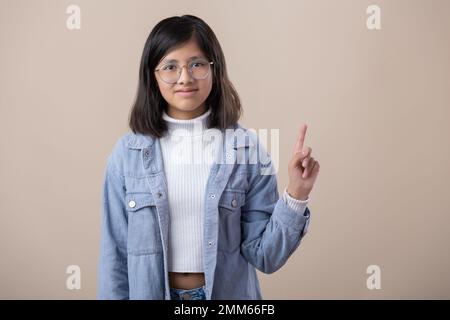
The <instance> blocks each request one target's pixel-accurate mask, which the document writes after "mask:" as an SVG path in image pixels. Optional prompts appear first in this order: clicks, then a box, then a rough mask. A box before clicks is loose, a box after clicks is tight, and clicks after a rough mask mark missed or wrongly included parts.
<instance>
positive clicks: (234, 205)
mask: <svg viewBox="0 0 450 320" xmlns="http://www.w3.org/2000/svg"><path fill="white" fill-rule="evenodd" d="M231 205H232V206H233V207H236V206H237V200H236V199H233V200H232V201H231Z"/></svg>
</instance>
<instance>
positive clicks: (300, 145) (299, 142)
mask: <svg viewBox="0 0 450 320" xmlns="http://www.w3.org/2000/svg"><path fill="white" fill-rule="evenodd" d="M306 129H307V125H306V123H305V124H303V125H301V126H300V131H299V133H298V137H297V142H296V143H295V147H294V153H297V152H301V151H302V149H303V143H304V141H305V136H306Z"/></svg>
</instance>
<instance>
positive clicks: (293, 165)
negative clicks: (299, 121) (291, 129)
mask: <svg viewBox="0 0 450 320" xmlns="http://www.w3.org/2000/svg"><path fill="white" fill-rule="evenodd" d="M306 128H307V126H306V124H304V125H302V126H301V127H300V132H299V135H298V138H297V142H296V144H295V146H294V149H293V152H292V159H291V161H290V162H289V165H288V173H289V184H288V187H287V192H288V193H289V195H290V196H291V197H293V198H295V199H298V200H306V199H308V196H309V193H310V192H311V190H312V188H313V186H314V182H315V181H316V178H317V175H318V174H319V168H320V165H319V162H318V161H317V160H315V159H314V158H313V157H311V152H312V149H311V148H310V147H303V142H304V141H305V135H306Z"/></svg>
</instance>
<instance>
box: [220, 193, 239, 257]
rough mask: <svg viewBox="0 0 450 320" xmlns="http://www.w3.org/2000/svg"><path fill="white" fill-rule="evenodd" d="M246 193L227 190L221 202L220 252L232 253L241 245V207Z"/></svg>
mask: <svg viewBox="0 0 450 320" xmlns="http://www.w3.org/2000/svg"><path fill="white" fill-rule="evenodd" d="M244 203H245V193H244V192H242V191H240V190H231V189H225V190H224V192H223V193H222V197H221V198H220V200H219V204H218V206H219V208H218V209H219V242H218V248H217V249H218V250H221V251H225V252H231V251H234V250H237V249H238V248H239V246H240V244H241V207H242V206H243V205H244Z"/></svg>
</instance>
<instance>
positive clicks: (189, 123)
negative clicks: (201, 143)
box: [162, 108, 211, 136]
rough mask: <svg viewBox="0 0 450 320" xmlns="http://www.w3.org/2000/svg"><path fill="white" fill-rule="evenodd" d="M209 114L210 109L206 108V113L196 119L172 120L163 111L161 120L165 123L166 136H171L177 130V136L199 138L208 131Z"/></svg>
mask: <svg viewBox="0 0 450 320" xmlns="http://www.w3.org/2000/svg"><path fill="white" fill-rule="evenodd" d="M210 114H211V108H208V110H206V112H204V113H203V114H201V115H199V116H198V117H196V118H192V119H188V120H181V119H175V118H172V117H171V116H169V115H168V114H167V112H166V111H165V110H163V114H162V118H163V119H164V120H165V121H166V123H167V128H168V134H169V135H172V134H173V132H174V130H177V129H183V130H177V131H176V135H177V136H199V135H202V134H203V132H204V131H205V130H206V129H208V118H209V115H210Z"/></svg>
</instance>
